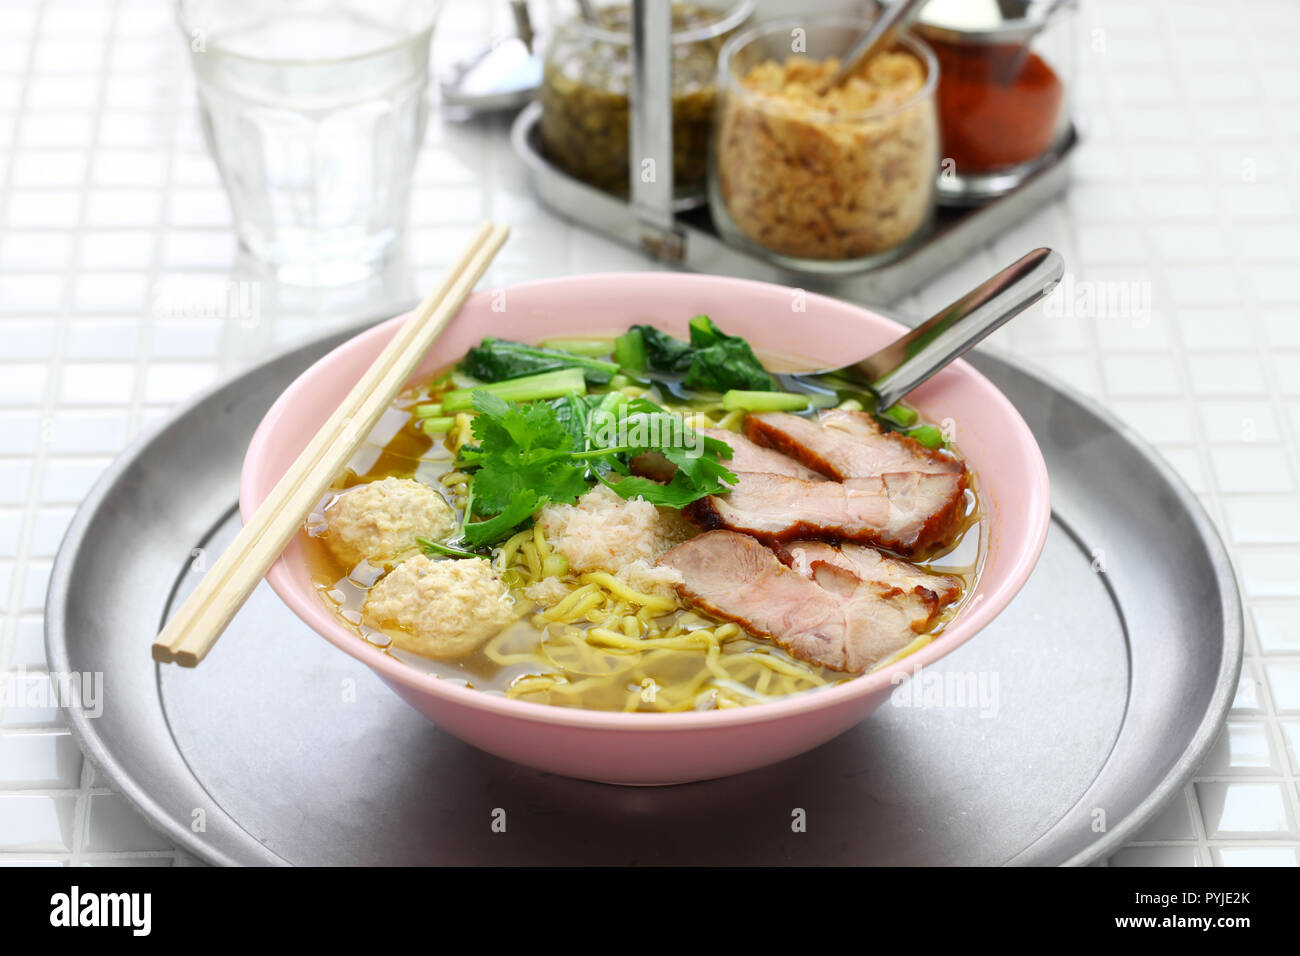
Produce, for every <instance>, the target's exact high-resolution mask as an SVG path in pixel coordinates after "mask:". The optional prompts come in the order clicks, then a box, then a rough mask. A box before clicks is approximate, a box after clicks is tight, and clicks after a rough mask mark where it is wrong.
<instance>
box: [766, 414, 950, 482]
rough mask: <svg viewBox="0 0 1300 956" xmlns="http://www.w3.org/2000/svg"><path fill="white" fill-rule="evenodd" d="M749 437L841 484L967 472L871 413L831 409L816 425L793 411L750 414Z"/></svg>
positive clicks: (820, 416)
mask: <svg viewBox="0 0 1300 956" xmlns="http://www.w3.org/2000/svg"><path fill="white" fill-rule="evenodd" d="M745 434H746V435H747V436H748V437H749V438H751V439H753V440H754V441H755V442H757V443H758V444H760V445H766V446H767V447H769V448H775V449H776V450H777V451H779V452H781V453H783V454H785V455H789V456H790V457H791V458H795V459H797V460H798V461H800V462H802V463H803V464H805V465H807V466H808V467H809V468H812V469H813V470H815V471H818V472H820V473H821V474H823V475H826V476H828V477H830V478H834V479H836V480H837V481H844V480H846V479H849V478H874V477H877V476H879V475H888V474H892V473H896V472H921V473H922V474H939V475H942V474H962V473H964V472H965V470H966V466H965V465H964V464H962V462H961V460H960V459H957V458H954V457H953V456H952V455H949V454H945V453H943V452H940V451H936V450H935V449H932V448H926V447H925V446H924V445H922V444H921V443H920V442H918V441H917V440H916V439H914V438H908V437H907V436H906V435H902V434H899V433H898V432H887V431H885V430H884V429H883V428H881V427H880V425H878V424H877V423H876V420H875V419H874V418H872V417H871V416H870V415H868V414H867V413H866V412H855V411H849V410H847V409H843V408H832V409H828V410H826V411H824V412H822V413H821V414H820V415H819V416H818V418H817V420H816V421H813V420H812V419H809V418H801V417H799V416H798V415H791V414H789V413H788V412H762V413H761V414H757V415H749V416H747V417H746V418H745Z"/></svg>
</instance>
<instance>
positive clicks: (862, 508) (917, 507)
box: [684, 472, 966, 555]
mask: <svg viewBox="0 0 1300 956" xmlns="http://www.w3.org/2000/svg"><path fill="white" fill-rule="evenodd" d="M965 491H966V475H965V473H964V472H963V473H961V474H952V473H948V474H938V475H927V474H920V473H915V472H913V473H910V474H889V475H881V476H879V477H876V478H853V479H850V480H848V481H845V482H834V481H804V480H803V479H800V478H790V477H787V476H784V475H759V474H740V475H737V481H736V484H735V485H734V486H732V488H731V490H730V491H729V492H728V493H727V494H725V495H710V496H708V497H706V498H701V499H700V500H699V501H696V502H694V503H693V504H690V505H688V506H687V508H686V509H685V512H684V513H685V515H686V517H687V518H689V519H690V520H691V521H692V522H694V523H695V524H696V525H698V526H699V527H701V528H703V529H705V530H711V529H714V528H725V529H727V530H730V531H740V532H743V533H745V534H750V535H753V536H754V537H756V538H760V539H762V540H763V541H765V542H768V543H772V542H777V541H793V540H797V539H800V538H811V539H815V540H819V541H852V542H855V543H858V544H873V545H876V546H877V547H882V548H889V549H890V550H891V551H896V552H898V553H899V554H902V555H911V554H917V553H919V552H921V551H924V550H926V549H928V548H930V547H932V546H933V545H935V544H938V543H940V542H946V541H948V540H951V538H952V536H953V534H954V533H955V532H956V529H957V526H958V523H959V522H960V521H961V519H962V517H963V514H964V510H965V509H964V501H965V497H964V496H965Z"/></svg>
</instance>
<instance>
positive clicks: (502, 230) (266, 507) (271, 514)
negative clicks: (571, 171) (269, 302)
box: [153, 223, 510, 667]
mask: <svg viewBox="0 0 1300 956" xmlns="http://www.w3.org/2000/svg"><path fill="white" fill-rule="evenodd" d="M509 234H510V230H509V229H508V228H507V227H506V226H499V225H493V224H492V223H484V224H483V225H482V226H481V227H479V230H478V232H476V233H475V235H474V238H473V239H472V240H471V242H470V244H469V245H468V246H467V247H466V249H465V251H464V252H463V253H461V255H460V258H459V259H457V260H456V262H455V263H454V264H453V265H452V267H451V268H450V269H449V270H448V271H447V274H446V275H445V276H443V278H442V281H441V282H440V283H439V285H438V287H437V288H436V289H434V290H433V291H432V292H431V293H429V295H428V297H427V298H426V299H425V300H424V301H423V302H421V303H420V306H419V308H418V309H416V311H415V313H414V314H413V315H412V316H411V318H410V319H408V320H407V321H406V322H405V323H403V325H402V327H401V328H400V329H398V331H397V334H396V335H394V336H393V338H392V341H390V342H389V343H388V345H387V346H386V347H385V348H384V350H383V352H381V353H380V355H379V357H378V358H377V359H376V360H375V362H374V364H373V365H371V366H370V368H369V369H367V371H366V374H365V375H363V376H362V377H361V380H360V381H358V382H357V384H356V385H355V386H354V387H353V389H352V391H351V392H349V393H348V397H347V398H346V399H344V400H343V403H342V404H341V405H340V406H339V407H338V408H337V409H336V410H335V411H334V414H333V415H331V416H330V418H329V420H328V421H326V423H325V424H324V425H323V426H322V427H321V429H320V431H318V432H317V433H316V435H315V437H314V438H312V440H311V442H310V443H309V444H308V445H307V447H306V448H304V449H303V451H302V453H301V454H300V455H299V456H298V458H297V459H296V460H295V461H294V463H293V464H292V465H291V466H290V467H289V470H288V471H287V472H285V474H284V477H282V478H281V479H280V480H279V482H278V483H277V484H276V486H275V487H274V488H273V489H272V490H271V493H270V494H269V495H267V497H266V500H265V501H263V502H262V504H261V505H260V506H258V509H257V511H256V512H254V514H253V516H252V517H251V518H250V519H249V521H248V523H247V524H246V525H244V528H243V530H242V531H240V532H239V534H238V536H237V537H236V538H235V540H234V541H233V542H232V543H231V545H230V547H229V548H227V549H226V552H225V553H224V554H223V555H222V556H221V558H220V560H218V561H217V563H216V564H215V565H213V566H212V569H211V570H209V571H208V572H207V573H206V574H205V575H204V576H203V580H202V581H201V582H200V583H199V586H198V587H197V588H196V589H195V590H194V593H193V594H191V595H190V596H189V598H187V599H186V601H185V603H184V604H182V605H181V606H180V608H179V609H178V610H177V611H176V613H175V614H173V615H172V617H171V620H169V621H168V622H167V624H166V626H165V627H164V628H163V629H162V633H160V634H159V635H158V637H157V639H156V640H155V641H154V644H153V659H154V660H156V661H159V662H161V663H176V664H180V665H181V666H182V667H194V666H195V665H197V664H198V663H199V661H201V660H203V658H204V656H205V655H206V654H207V653H208V651H210V650H211V649H212V645H214V644H215V643H216V642H217V638H219V637H220V636H221V633H222V631H224V630H225V629H226V626H227V625H228V624H229V623H230V620H231V618H233V617H234V616H235V613H236V612H237V611H238V610H239V609H240V608H241V607H242V606H243V604H244V602H245V601H247V600H248V596H249V595H250V594H252V593H253V589H254V588H256V587H257V585H258V582H259V581H261V580H262V578H263V577H264V576H265V575H266V572H267V570H269V569H270V567H271V565H272V564H274V563H275V561H276V559H277V558H278V557H279V556H280V553H281V552H282V551H284V549H285V547H286V546H287V545H288V544H289V541H290V539H291V538H292V537H293V536H294V534H295V533H296V532H297V531H298V529H299V528H300V527H302V523H303V521H304V520H306V518H307V515H308V514H309V513H310V512H311V509H312V508H313V507H315V505H316V504H317V503H318V502H319V501H320V499H321V498H322V496H324V494H325V491H326V490H327V489H328V488H329V486H330V483H331V482H332V481H333V480H334V478H335V477H336V476H337V475H338V474H339V472H341V471H342V470H343V467H344V466H345V465H346V464H347V463H348V462H349V461H350V460H351V458H352V456H353V454H354V453H355V452H356V450H357V448H358V447H360V445H361V443H362V441H364V440H365V437H366V436H367V435H368V434H369V433H370V431H371V429H373V428H374V427H375V424H376V423H377V422H378V421H379V418H380V416H381V415H383V413H384V411H385V410H386V409H387V408H388V407H389V406H390V405H391V404H392V402H393V399H394V398H396V397H397V393H398V392H400V391H401V390H402V387H403V386H404V385H405V384H406V382H407V380H408V379H410V377H411V376H412V375H413V374H415V369H416V368H417V367H418V366H419V364H420V362H421V361H422V360H423V359H424V356H425V354H426V353H427V352H428V351H429V349H430V348H431V347H432V346H433V343H434V342H435V341H436V340H437V338H438V336H439V335H441V334H442V330H443V329H444V328H446V326H447V323H448V322H450V321H451V319H452V317H453V316H455V315H456V313H457V312H459V311H460V307H461V305H463V304H464V302H465V299H466V297H468V295H469V294H470V292H471V291H472V290H473V288H474V285H475V283H477V282H478V280H479V279H480V278H482V276H483V273H484V272H486V271H487V267H488V265H489V264H490V263H491V262H492V259H493V257H494V256H495V255H496V254H497V252H498V250H500V248H501V246H502V244H503V243H504V242H505V241H506V237H507V236H508V235H509Z"/></svg>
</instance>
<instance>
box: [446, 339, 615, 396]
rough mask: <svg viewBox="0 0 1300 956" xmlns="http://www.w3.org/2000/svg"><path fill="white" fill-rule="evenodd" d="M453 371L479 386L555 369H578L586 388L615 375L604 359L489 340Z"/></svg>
mask: <svg viewBox="0 0 1300 956" xmlns="http://www.w3.org/2000/svg"><path fill="white" fill-rule="evenodd" d="M457 367H458V368H459V369H460V371H462V372H464V373H465V374H466V375H472V376H473V377H474V378H476V379H478V380H479V381H482V382H502V381H508V380H509V379H512V378H520V377H522V376H524V375H536V374H537V373H538V372H551V371H555V370H557V369H579V370H581V372H582V374H583V377H584V378H585V379H586V380H587V382H588V384H590V385H604V384H605V383H607V382H608V381H609V380H610V378H611V376H613V375H614V373H615V372H617V371H618V365H617V364H616V363H614V362H609V361H606V360H605V359H599V358H594V357H592V356H590V355H582V354H579V353H578V352H573V351H567V350H564V349H556V348H545V347H543V346H539V345H527V344H525V343H523V342H512V341H510V340H509V339H496V338H491V337H489V338H485V339H484V340H483V341H482V342H480V343H479V344H478V345H477V346H475V347H474V348H472V349H470V350H469V352H468V353H467V354H466V355H465V358H463V359H462V360H461V363H460V365H459V366H457Z"/></svg>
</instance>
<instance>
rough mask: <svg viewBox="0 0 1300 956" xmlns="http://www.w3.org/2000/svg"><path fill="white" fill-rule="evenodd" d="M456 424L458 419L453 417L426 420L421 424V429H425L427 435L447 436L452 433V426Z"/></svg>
mask: <svg viewBox="0 0 1300 956" xmlns="http://www.w3.org/2000/svg"><path fill="white" fill-rule="evenodd" d="M454 424H456V419H455V418H452V417H451V416H444V417H441V418H425V419H422V420H421V422H420V427H421V428H423V429H424V433H425V434H426V435H432V436H438V435H445V434H447V432H449V431H451V426H452V425H454Z"/></svg>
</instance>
